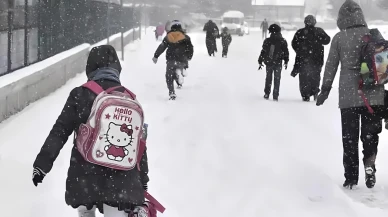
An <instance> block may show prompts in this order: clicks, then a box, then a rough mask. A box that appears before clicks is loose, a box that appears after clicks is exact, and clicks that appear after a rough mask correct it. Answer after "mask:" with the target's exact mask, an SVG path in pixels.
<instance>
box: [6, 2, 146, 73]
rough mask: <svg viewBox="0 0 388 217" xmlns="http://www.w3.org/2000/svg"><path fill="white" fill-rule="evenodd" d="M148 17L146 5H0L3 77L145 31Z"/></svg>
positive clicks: (45, 3) (64, 3) (18, 3)
mask: <svg viewBox="0 0 388 217" xmlns="http://www.w3.org/2000/svg"><path fill="white" fill-rule="evenodd" d="M143 6H144V5H143ZM145 16H147V10H145V9H144V7H142V4H137V5H136V4H128V3H126V4H123V3H122V2H121V0H1V1H0V76H2V75H5V74H8V73H11V72H13V71H15V70H17V69H20V68H23V67H26V66H28V65H31V64H33V63H36V62H38V61H42V60H45V59H47V58H49V57H52V56H54V55H56V54H58V53H60V52H63V51H66V50H68V49H71V48H73V47H75V46H77V45H80V44H82V43H90V44H93V43H97V42H99V41H101V40H103V39H105V38H107V36H109V35H113V34H115V33H119V32H123V31H126V30H129V29H132V28H136V27H141V25H142V22H143V21H144V20H145V18H144V17H145Z"/></svg>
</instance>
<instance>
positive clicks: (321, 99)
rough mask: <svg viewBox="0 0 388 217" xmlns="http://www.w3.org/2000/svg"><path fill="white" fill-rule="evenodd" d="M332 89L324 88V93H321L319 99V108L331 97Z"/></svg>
mask: <svg viewBox="0 0 388 217" xmlns="http://www.w3.org/2000/svg"><path fill="white" fill-rule="evenodd" d="M330 90H331V88H322V91H321V92H320V93H319V95H318V98H317V106H320V105H323V103H325V101H326V100H327V98H328V97H329V94H330Z"/></svg>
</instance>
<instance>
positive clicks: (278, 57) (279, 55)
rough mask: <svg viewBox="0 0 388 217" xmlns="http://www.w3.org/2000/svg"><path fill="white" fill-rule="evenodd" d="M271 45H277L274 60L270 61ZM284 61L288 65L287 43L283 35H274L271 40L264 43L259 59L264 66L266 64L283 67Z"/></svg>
mask: <svg viewBox="0 0 388 217" xmlns="http://www.w3.org/2000/svg"><path fill="white" fill-rule="evenodd" d="M271 45H275V50H274V52H273V58H272V59H268V56H269V52H270V49H271ZM282 61H284V63H285V64H288V61H289V52H288V44H287V41H286V40H285V39H284V38H283V36H282V34H281V33H272V34H271V36H270V37H269V38H266V39H265V40H264V43H263V49H262V50H261V53H260V57H259V64H260V65H262V64H263V62H266V63H265V64H266V65H270V66H271V65H281V64H282Z"/></svg>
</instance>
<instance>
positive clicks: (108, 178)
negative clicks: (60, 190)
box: [33, 45, 149, 212]
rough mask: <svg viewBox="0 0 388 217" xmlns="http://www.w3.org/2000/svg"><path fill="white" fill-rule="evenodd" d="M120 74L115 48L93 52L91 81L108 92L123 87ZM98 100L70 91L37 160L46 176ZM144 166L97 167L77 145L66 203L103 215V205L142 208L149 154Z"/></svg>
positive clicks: (80, 89) (89, 66)
mask: <svg viewBox="0 0 388 217" xmlns="http://www.w3.org/2000/svg"><path fill="white" fill-rule="evenodd" d="M120 72H121V66H120V61H119V58H118V57H117V54H116V52H115V50H114V48H113V47H112V46H110V45H103V46H99V47H95V48H93V49H92V50H91V52H90V54H89V58H88V61H87V66H86V75H87V77H88V80H94V81H96V82H97V83H98V84H99V85H100V86H101V87H102V88H103V89H108V88H110V87H115V86H120V80H119V75H120ZM118 90H119V91H120V89H118ZM121 91H124V90H121ZM95 98H96V95H95V94H94V93H93V92H91V91H90V90H89V89H86V88H84V87H76V88H74V89H73V90H72V91H71V92H70V95H69V97H68V98H67V101H66V103H65V106H64V107H63V110H62V112H61V114H60V115H59V117H58V119H57V121H56V122H55V124H54V126H53V128H52V130H51V131H50V133H49V135H48V137H47V139H46V141H45V142H44V144H43V146H42V148H41V150H40V152H39V154H38V156H37V157H36V160H35V162H34V165H33V166H34V167H39V168H41V169H42V170H43V171H44V172H45V173H49V172H50V171H51V169H52V167H53V164H54V161H55V159H56V158H57V157H58V155H59V153H60V151H61V149H62V148H63V146H64V145H65V144H66V142H67V140H68V139H69V137H70V135H71V134H72V133H73V132H77V130H78V128H79V126H80V124H81V123H86V121H87V119H88V117H89V115H90V111H91V108H92V105H93V102H94V99H95ZM74 143H75V142H73V144H74ZM140 167H141V168H140V169H141V171H138V170H136V169H134V170H131V171H119V170H114V169H110V168H106V167H102V166H99V165H94V164H91V163H89V162H87V161H85V160H84V158H83V157H82V156H81V154H80V153H79V151H78V150H77V148H76V145H73V149H72V152H71V158H70V167H69V170H68V176H67V180H66V193H65V199H66V203H67V204H68V205H70V206H72V207H73V208H77V207H79V206H81V205H83V206H86V207H87V208H88V209H91V208H92V207H93V206H94V205H96V206H97V207H98V208H99V210H100V212H103V210H102V204H107V205H109V206H113V207H118V208H119V210H126V209H131V208H132V207H133V206H134V205H141V204H142V203H143V202H144V189H143V186H144V185H145V184H146V183H147V182H148V181H149V179H148V175H147V173H148V164H147V154H146V152H144V155H143V157H142V159H141V164H140Z"/></svg>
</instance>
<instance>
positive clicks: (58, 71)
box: [0, 29, 140, 122]
mask: <svg viewBox="0 0 388 217" xmlns="http://www.w3.org/2000/svg"><path fill="white" fill-rule="evenodd" d="M139 35H140V32H139V30H138V29H137V30H136V31H135V39H138V38H139ZM119 36H121V34H116V35H114V36H112V37H111V39H110V43H109V44H111V45H113V46H114V47H115V48H116V49H117V51H121V37H119ZM132 41H133V31H129V32H127V33H125V38H124V42H125V45H127V44H129V43H130V42H132ZM106 43H107V40H104V41H101V42H100V43H97V44H95V45H89V44H83V45H80V46H78V47H76V48H73V49H71V50H68V51H65V52H63V53H60V54H57V55H55V56H53V57H51V58H48V59H46V60H44V61H42V62H38V63H36V64H33V65H31V66H29V67H26V68H23V69H21V70H24V71H23V73H26V72H28V73H26V74H25V76H24V75H22V74H20V73H22V71H21V70H18V71H19V72H18V71H15V72H13V73H11V74H8V75H5V76H3V77H1V78H0V79H9V80H10V82H9V83H4V84H3V85H2V86H1V85H0V122H2V121H4V120H5V119H7V118H9V117H10V116H12V115H14V114H16V113H17V112H19V111H21V110H23V109H24V108H25V107H27V106H28V105H29V104H30V103H32V102H35V101H37V100H39V99H40V98H42V97H45V96H47V95H48V94H50V93H52V92H53V91H55V90H56V89H58V88H60V87H61V86H63V85H64V84H65V83H66V82H67V81H68V80H69V79H70V78H73V77H74V76H76V75H77V74H78V73H81V72H83V71H85V66H86V61H87V58H88V55H89V51H90V49H91V48H92V47H94V46H98V45H101V44H106ZM17 73H19V75H18V74H17ZM17 76H19V78H18V77H17Z"/></svg>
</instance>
